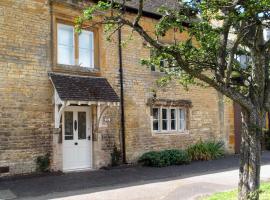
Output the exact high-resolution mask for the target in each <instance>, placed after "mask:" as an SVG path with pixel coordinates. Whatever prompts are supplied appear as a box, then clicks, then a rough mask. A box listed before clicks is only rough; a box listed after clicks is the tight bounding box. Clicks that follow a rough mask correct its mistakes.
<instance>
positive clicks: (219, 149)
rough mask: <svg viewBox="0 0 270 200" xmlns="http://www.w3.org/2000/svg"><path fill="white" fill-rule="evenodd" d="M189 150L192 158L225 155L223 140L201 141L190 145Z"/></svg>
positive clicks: (214, 157)
mask: <svg viewBox="0 0 270 200" xmlns="http://www.w3.org/2000/svg"><path fill="white" fill-rule="evenodd" d="M187 152H188V154H189V156H190V158H191V159H192V160H213V159H218V158H221V157H223V156H224V154H225V151H224V143H223V142H222V141H219V142H216V141H206V142H203V141H201V140H200V141H199V142H197V143H196V144H194V145H191V146H189V147H188V149H187Z"/></svg>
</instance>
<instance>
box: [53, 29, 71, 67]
mask: <svg viewBox="0 0 270 200" xmlns="http://www.w3.org/2000/svg"><path fill="white" fill-rule="evenodd" d="M57 43H58V44H57V58H58V59H57V60H58V63H59V64H67V65H74V31H73V27H72V26H68V25H63V24H58V29H57Z"/></svg>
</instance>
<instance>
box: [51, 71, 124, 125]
mask: <svg viewBox="0 0 270 200" xmlns="http://www.w3.org/2000/svg"><path fill="white" fill-rule="evenodd" d="M48 75H49V78H50V80H51V82H52V84H53V86H54V89H55V90H54V91H55V92H54V105H55V128H59V125H60V119H61V115H62V112H63V110H64V108H65V107H66V106H70V105H93V104H96V105H98V106H99V107H100V106H102V105H103V106H106V107H108V106H119V101H120V100H119V97H118V96H117V94H116V92H115V91H114V90H113V88H112V87H111V85H110V84H109V82H108V81H107V80H106V79H105V78H102V77H89V76H77V75H66V74H60V73H52V72H51V73H49V74H48Z"/></svg>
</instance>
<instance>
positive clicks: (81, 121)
mask: <svg viewBox="0 0 270 200" xmlns="http://www.w3.org/2000/svg"><path fill="white" fill-rule="evenodd" d="M78 138H79V140H82V139H86V112H78Z"/></svg>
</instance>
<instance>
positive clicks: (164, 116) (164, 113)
mask: <svg viewBox="0 0 270 200" xmlns="http://www.w3.org/2000/svg"><path fill="white" fill-rule="evenodd" d="M167 117H168V116H167V109H162V130H167V129H168V118H167Z"/></svg>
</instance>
